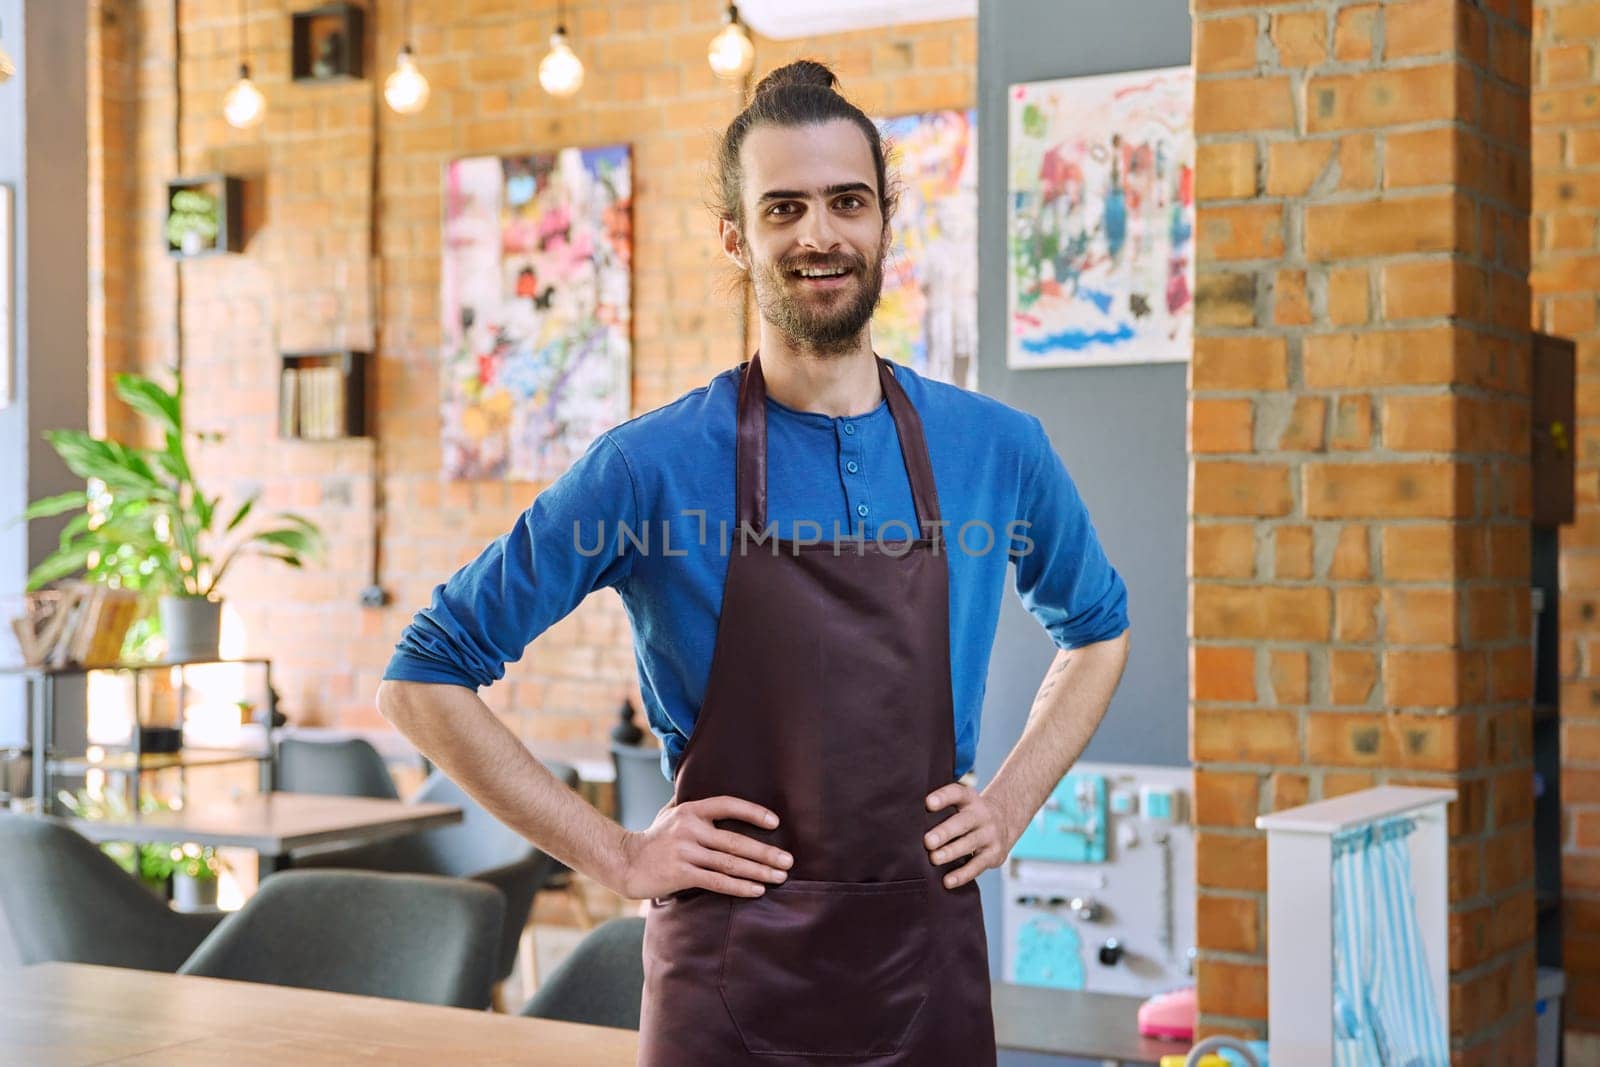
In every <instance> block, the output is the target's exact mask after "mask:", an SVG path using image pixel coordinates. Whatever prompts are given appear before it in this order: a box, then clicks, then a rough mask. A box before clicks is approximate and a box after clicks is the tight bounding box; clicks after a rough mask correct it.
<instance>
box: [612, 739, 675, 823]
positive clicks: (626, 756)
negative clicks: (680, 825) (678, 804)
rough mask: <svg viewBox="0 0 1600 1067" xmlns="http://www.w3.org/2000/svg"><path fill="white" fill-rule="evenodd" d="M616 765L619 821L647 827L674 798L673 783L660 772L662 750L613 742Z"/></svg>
mask: <svg viewBox="0 0 1600 1067" xmlns="http://www.w3.org/2000/svg"><path fill="white" fill-rule="evenodd" d="M611 763H612V765H613V766H615V767H616V769H617V821H618V822H619V823H621V824H622V826H623V829H625V830H644V829H646V828H648V827H649V825H650V824H651V823H652V822H654V821H655V817H656V815H657V814H659V813H660V811H661V809H662V808H664V807H666V806H667V805H668V804H670V803H671V802H672V783H671V782H669V781H668V780H667V776H666V775H664V774H662V773H661V750H660V749H659V748H641V747H639V746H638V745H622V744H617V743H615V742H613V743H612V745H611Z"/></svg>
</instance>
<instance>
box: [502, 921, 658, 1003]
mask: <svg viewBox="0 0 1600 1067" xmlns="http://www.w3.org/2000/svg"><path fill="white" fill-rule="evenodd" d="M643 996H644V920H643V919H639V918H626V919H612V920H610V921H609V922H605V923H602V924H601V925H599V926H597V927H595V929H594V931H593V932H591V933H590V934H589V935H588V936H587V937H585V938H584V939H583V940H582V941H580V942H579V943H578V947H577V948H576V949H574V950H573V952H572V955H570V956H568V957H567V958H566V959H564V960H562V961H561V966H559V967H557V968H556V969H555V971H554V972H553V973H552V974H551V975H550V977H549V978H547V979H545V981H544V984H543V985H541V986H540V987H539V991H538V992H537V993H535V994H534V995H533V997H532V999H530V1000H529V1001H528V1003H527V1004H525V1005H523V1008H522V1014H523V1015H526V1016H529V1017H530V1018H535V1019H559V1020H561V1021H563V1022H569V1023H587V1024H589V1025H590V1026H614V1027H617V1028H619V1029H623V1030H637V1029H639V1002H640V1000H641V999H642V998H643Z"/></svg>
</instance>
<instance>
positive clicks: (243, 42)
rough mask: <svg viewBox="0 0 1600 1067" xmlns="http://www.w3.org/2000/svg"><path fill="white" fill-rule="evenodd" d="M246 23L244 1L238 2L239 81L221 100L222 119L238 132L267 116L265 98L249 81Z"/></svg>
mask: <svg viewBox="0 0 1600 1067" xmlns="http://www.w3.org/2000/svg"><path fill="white" fill-rule="evenodd" d="M248 21H249V9H248V8H247V6H246V0H239V80H238V81H236V82H234V83H233V88H232V89H229V90H228V94H227V95H226V96H224V97H223V98H222V117H223V118H225V119H227V120H228V125H229V126H232V127H234V128H235V129H240V130H248V129H249V128H250V127H252V126H256V125H259V124H260V122H261V120H262V119H263V118H265V117H266V114H267V98H266V97H264V96H262V95H261V90H260V89H257V88H256V83H255V82H253V81H251V80H250V47H249V39H248V37H247V36H246V33H247V32H248V31H247V29H246V23H247V22H248Z"/></svg>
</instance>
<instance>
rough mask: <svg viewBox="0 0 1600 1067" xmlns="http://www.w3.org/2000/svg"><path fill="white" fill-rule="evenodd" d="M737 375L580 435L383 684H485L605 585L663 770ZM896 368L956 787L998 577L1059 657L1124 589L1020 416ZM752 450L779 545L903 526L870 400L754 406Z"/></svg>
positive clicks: (705, 644)
mask: <svg viewBox="0 0 1600 1067" xmlns="http://www.w3.org/2000/svg"><path fill="white" fill-rule="evenodd" d="M742 373H743V370H742V367H738V368H734V369H731V370H728V371H725V372H723V373H722V374H719V375H717V377H716V378H714V379H712V381H711V382H710V384H708V385H706V386H704V387H703V388H700V389H696V390H694V391H693V392H690V393H687V394H686V395H684V396H683V397H681V398H679V399H678V400H676V401H674V402H673V403H671V404H668V405H667V406H665V407H662V408H658V409H657V410H655V411H652V412H650V413H648V414H646V415H642V416H640V417H638V418H636V419H633V420H631V421H629V422H626V423H623V424H622V425H620V426H618V427H616V428H615V429H613V430H611V431H609V432H607V433H605V434H602V435H601V436H600V437H599V438H598V439H596V441H595V442H594V444H593V445H592V446H591V447H590V448H589V450H588V452H587V453H586V454H585V455H584V456H583V457H582V458H581V459H580V460H579V461H578V462H577V463H575V464H574V465H573V466H572V468H571V469H570V470H568V471H567V473H566V474H564V475H562V477H561V478H560V479H558V480H557V481H556V482H554V483H553V484H552V485H550V486H549V487H548V488H547V489H545V491H544V492H542V493H540V494H539V495H538V497H537V498H536V499H535V500H534V501H533V504H532V505H531V506H530V507H529V508H528V509H527V510H526V511H524V512H523V513H522V515H521V516H520V517H519V518H518V519H517V521H516V522H515V524H514V525H513V526H512V527H511V529H510V530H509V531H508V532H507V533H505V534H504V535H502V536H501V537H499V538H498V539H496V540H495V541H494V542H493V543H492V544H490V545H489V546H488V547H487V548H486V549H484V551H483V552H482V553H481V554H480V555H479V556H478V557H477V558H476V559H475V560H473V561H472V562H471V563H469V564H467V565H466V566H465V567H463V568H461V569H460V570H459V571H457V572H456V573H455V574H454V575H452V576H451V577H450V578H449V580H448V581H446V582H444V583H443V584H441V585H439V586H437V587H436V588H435V589H434V591H433V597H432V602H431V604H430V605H429V606H428V607H426V608H424V609H422V610H421V611H419V612H417V613H416V615H415V617H414V618H413V619H412V621H411V623H410V625H408V626H407V627H406V629H405V631H404V633H403V634H402V635H401V638H400V642H399V644H398V645H397V646H396V650H395V653H394V656H393V658H392V659H391V660H390V662H389V666H388V669H387V670H386V671H385V673H384V677H385V678H386V679H395V680H400V681H413V682H442V683H448V684H454V685H462V686H467V687H469V688H478V687H481V686H486V685H489V684H491V683H492V682H494V681H496V680H497V679H499V678H501V677H502V676H503V675H504V673H505V665H506V664H507V663H513V662H516V661H517V660H518V659H519V658H521V656H522V653H523V651H524V649H525V648H526V647H527V645H528V644H529V643H530V642H531V641H533V640H534V639H535V638H536V637H538V636H539V635H540V634H541V633H543V632H544V631H545V630H546V629H547V628H548V627H550V626H551V625H553V624H554V623H556V622H558V621H559V620H560V619H562V618H563V617H564V616H566V615H567V614H568V613H569V612H570V611H572V609H573V608H575V607H577V605H578V603H579V602H580V601H582V600H583V598H584V597H586V596H588V595H589V594H590V593H592V592H594V591H595V590H597V589H601V588H605V587H611V588H614V589H616V590H617V592H618V593H619V594H620V595H621V597H622V602H623V605H624V608H625V610H626V611H627V614H628V619H629V621H630V623H631V624H632V627H633V639H634V655H635V659H636V661H637V664H638V669H639V679H640V683H641V691H642V694H643V697H644V703H645V711H646V713H647V716H648V718H649V722H650V728H651V729H652V730H653V731H654V732H655V733H656V735H657V736H658V737H659V738H660V739H661V743H662V749H663V757H662V758H663V763H664V768H663V769H664V770H665V771H666V773H667V774H668V775H669V776H670V775H671V774H673V773H675V771H676V768H677V763H678V758H679V756H680V755H681V753H682V752H683V748H684V745H685V744H686V743H687V741H688V739H689V733H690V731H691V730H693V729H694V723H695V717H696V715H697V714H698V712H699V709H700V705H701V702H702V700H703V698H704V696H705V691H706V683H707V681H708V678H709V674H710V670H711V653H712V649H713V647H714V645H715V643H716V634H717V619H718V615H719V612H720V609H721V605H722V588H723V581H724V577H725V575H726V571H727V562H728V560H727V556H728V552H729V551H730V547H731V550H732V551H738V550H739V549H738V543H739V542H738V534H737V529H736V519H735V512H734V439H735V428H736V427H735V401H736V399H737V396H738V390H739V382H740V379H741V375H742ZM895 374H896V376H897V378H898V379H899V381H900V383H901V385H902V386H903V387H904V389H905V391H906V395H907V397H908V398H909V399H910V400H911V403H912V405H913V406H914V407H915V408H916V410H917V413H918V415H920V416H921V419H922V424H923V431H924V434H925V435H926V438H927V442H928V454H929V458H930V460H931V462H932V465H933V473H934V481H935V483H936V484H937V488H938V493H939V503H940V508H941V511H942V513H943V519H944V522H945V538H946V542H947V547H946V558H947V560H948V564H949V575H950V656H951V663H950V676H951V686H952V696H953V701H954V706H955V722H954V723H953V724H952V729H953V730H954V732H955V742H956V745H955V747H956V766H955V768H954V773H955V775H956V776H960V775H961V774H964V773H966V771H967V770H968V769H970V768H971V766H972V761H973V757H974V754H975V752H976V750H977V743H978V727H979V718H980V713H981V710H982V706H983V691H984V684H985V681H986V678H987V673H988V666H989V653H990V649H991V647H992V645H993V644H994V635H995V627H996V623H997V621H998V619H999V614H1000V603H1001V597H1002V596H1003V595H1004V593H1005V587H1006V584H1007V582H1006V578H1007V568H1008V566H1010V567H1011V568H1012V583H1013V584H1014V586H1015V588H1016V590H1017V593H1018V594H1019V595H1020V596H1021V598H1022V602H1023V604H1024V605H1026V606H1027V608H1028V610H1029V611H1031V612H1032V613H1033V615H1034V616H1035V617H1036V618H1037V619H1038V620H1039V622H1040V623H1041V624H1042V625H1043V626H1044V628H1045V630H1046V631H1048V632H1049V634H1050V636H1051V638H1052V639H1053V640H1054V641H1055V643H1056V645H1057V646H1058V647H1060V648H1075V647H1079V646H1082V645H1086V644H1092V643H1094V642H1097V641H1103V640H1107V639H1109V638H1112V637H1115V636H1117V635H1118V634H1120V633H1122V631H1123V630H1125V629H1126V628H1127V626H1128V618H1127V590H1126V588H1125V587H1124V585H1123V582H1122V579H1121V578H1120V577H1119V576H1118V574H1117V572H1116V571H1115V570H1114V569H1113V568H1112V566H1111V564H1110V563H1109V561H1108V560H1107V559H1106V556H1105V553H1104V551H1103V550H1102V549H1101V546H1100V543H1099V540H1098V539H1097V538H1096V536H1095V532H1094V527H1093V525H1092V524H1091V522H1090V520H1089V515H1088V512H1087V511H1086V509H1085V508H1084V505H1083V501H1082V500H1081V499H1080V498H1079V496H1078V492H1077V489H1076V488H1075V487H1074V486H1073V483H1072V479H1071V477H1070V476H1069V475H1068V474H1067V470H1066V468H1065V467H1064V466H1063V465H1062V462H1061V460H1060V458H1059V457H1058V456H1057V455H1056V453H1055V451H1054V449H1053V448H1052V447H1051V445H1050V441H1049V439H1048V438H1047V437H1046V435H1045V432H1044V428H1043V427H1042V426H1041V425H1040V423H1039V420H1038V419H1036V418H1034V417H1033V416H1031V415H1027V414H1024V413H1023V412H1020V411H1017V410H1015V409H1013V408H1010V407H1007V406H1005V405H1004V404H1001V403H999V402H998V401H995V400H992V399H990V398H988V397H985V396H982V395H981V394H977V393H970V392H967V391H965V390H962V389H958V388H956V387H954V386H951V385H946V384H943V383H941V382H936V381H931V380H928V379H924V378H921V377H919V376H918V375H916V374H915V373H913V372H912V371H910V370H909V369H907V368H905V367H900V366H897V367H896V368H895ZM767 441H768V445H767V452H768V459H767V516H768V523H769V527H775V528H776V532H777V535H778V536H779V537H782V538H793V539H808V540H813V541H817V540H820V541H824V542H830V543H831V542H833V541H835V540H838V539H845V538H852V537H865V538H872V539H881V540H883V541H895V540H903V539H905V538H907V537H908V536H910V535H911V532H912V531H913V530H914V529H915V528H916V508H915V506H914V505H913V503H912V499H911V486H910V482H909V479H908V478H907V475H906V468H905V463H904V461H903V459H902V457H901V452H900V443H899V439H898V437H897V435H896V433H895V427H894V420H893V418H892V416H891V415H890V413H889V408H888V405H887V403H880V404H879V405H878V407H877V408H875V409H874V410H872V411H870V412H868V413H866V414H863V415H856V416H849V417H844V418H835V417H831V416H828V415H821V414H817V413H814V412H803V411H796V410H794V409H792V408H788V407H785V406H784V405H782V404H780V403H778V402H777V401H775V400H771V399H770V398H769V399H768V401H767ZM752 550H755V549H752ZM761 550H770V549H761ZM929 666H930V669H932V668H933V666H934V665H932V664H930V665H929Z"/></svg>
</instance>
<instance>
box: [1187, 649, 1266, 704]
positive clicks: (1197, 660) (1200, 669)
mask: <svg viewBox="0 0 1600 1067" xmlns="http://www.w3.org/2000/svg"><path fill="white" fill-rule="evenodd" d="M1255 673H1256V653H1255V649H1253V648H1237V647H1231V646H1218V645H1197V646H1195V649H1194V676H1193V677H1194V698H1195V699H1196V700H1220V701H1231V702H1234V703H1250V702H1252V701H1254V700H1255V699H1256V680H1255Z"/></svg>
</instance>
